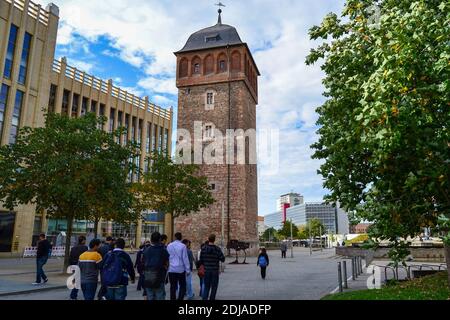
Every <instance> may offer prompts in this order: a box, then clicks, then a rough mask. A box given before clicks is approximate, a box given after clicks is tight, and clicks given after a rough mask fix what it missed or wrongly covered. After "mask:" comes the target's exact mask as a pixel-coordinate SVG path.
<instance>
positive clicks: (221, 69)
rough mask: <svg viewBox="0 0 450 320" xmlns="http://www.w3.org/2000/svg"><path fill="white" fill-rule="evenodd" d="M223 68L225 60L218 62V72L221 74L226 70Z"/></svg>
mask: <svg viewBox="0 0 450 320" xmlns="http://www.w3.org/2000/svg"><path fill="white" fill-rule="evenodd" d="M225 66H226V64H225V60H220V61H219V70H220V71H221V72H223V71H225V69H226V67H225Z"/></svg>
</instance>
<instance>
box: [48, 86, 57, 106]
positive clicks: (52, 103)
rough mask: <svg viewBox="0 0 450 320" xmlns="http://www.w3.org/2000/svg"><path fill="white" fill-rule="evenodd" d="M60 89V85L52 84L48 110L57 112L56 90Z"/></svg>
mask: <svg viewBox="0 0 450 320" xmlns="http://www.w3.org/2000/svg"><path fill="white" fill-rule="evenodd" d="M57 91H58V87H57V86H55V85H54V84H52V85H51V86H50V95H49V98H48V111H49V112H55V104H56V92H57Z"/></svg>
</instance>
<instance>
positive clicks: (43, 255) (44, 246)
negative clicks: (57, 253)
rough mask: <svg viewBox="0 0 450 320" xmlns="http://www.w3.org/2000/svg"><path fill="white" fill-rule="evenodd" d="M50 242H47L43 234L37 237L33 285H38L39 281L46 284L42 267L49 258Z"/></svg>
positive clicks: (46, 280) (46, 279)
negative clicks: (34, 280)
mask: <svg viewBox="0 0 450 320" xmlns="http://www.w3.org/2000/svg"><path fill="white" fill-rule="evenodd" d="M50 250H51V246H50V242H49V241H48V240H47V238H46V236H45V234H44V233H41V234H40V235H39V242H38V245H37V253H36V282H34V283H33V285H35V286H36V285H40V284H41V281H43V282H44V284H45V283H47V282H48V278H47V276H46V275H45V273H44V265H45V264H46V263H47V261H48V258H49V256H50V253H51V252H50Z"/></svg>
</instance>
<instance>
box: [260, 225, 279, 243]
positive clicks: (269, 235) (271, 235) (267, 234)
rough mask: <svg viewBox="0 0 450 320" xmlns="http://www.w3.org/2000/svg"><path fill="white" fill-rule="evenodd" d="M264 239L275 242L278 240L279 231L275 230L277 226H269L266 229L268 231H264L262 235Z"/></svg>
mask: <svg viewBox="0 0 450 320" xmlns="http://www.w3.org/2000/svg"><path fill="white" fill-rule="evenodd" d="M261 238H262V241H267V242H270V241H273V242H278V233H277V230H275V228H269V229H266V231H264V233H263V235H262V237H261Z"/></svg>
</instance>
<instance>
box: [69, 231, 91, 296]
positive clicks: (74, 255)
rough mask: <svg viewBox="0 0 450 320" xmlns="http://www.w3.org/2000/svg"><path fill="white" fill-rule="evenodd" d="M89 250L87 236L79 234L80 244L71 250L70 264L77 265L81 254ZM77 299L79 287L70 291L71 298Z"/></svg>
mask: <svg viewBox="0 0 450 320" xmlns="http://www.w3.org/2000/svg"><path fill="white" fill-rule="evenodd" d="M88 250H89V248H88V247H87V246H86V237H85V236H79V237H78V244H77V245H76V246H75V247H73V248H72V249H71V250H70V255H69V264H70V265H71V266H77V265H78V261H79V260H80V256H81V255H82V254H83V253H85V252H86V251H88ZM74 281H75V280H74ZM77 299H78V289H77V288H73V289H72V291H71V292H70V300H77Z"/></svg>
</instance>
